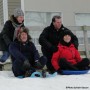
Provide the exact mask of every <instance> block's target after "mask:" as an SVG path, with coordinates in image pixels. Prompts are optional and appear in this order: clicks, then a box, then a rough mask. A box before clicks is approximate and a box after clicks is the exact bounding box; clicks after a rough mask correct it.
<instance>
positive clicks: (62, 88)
mask: <svg viewBox="0 0 90 90" xmlns="http://www.w3.org/2000/svg"><path fill="white" fill-rule="evenodd" d="M0 90H90V74H84V75H57V76H56V77H52V78H24V79H18V78H16V77H14V75H13V73H12V72H11V71H0Z"/></svg>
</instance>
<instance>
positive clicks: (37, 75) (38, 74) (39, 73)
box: [17, 71, 57, 78]
mask: <svg viewBox="0 0 90 90" xmlns="http://www.w3.org/2000/svg"><path fill="white" fill-rule="evenodd" d="M56 75H57V72H55V73H53V74H49V73H46V78H50V77H55V76H56ZM37 77H40V78H43V76H42V73H41V72H38V71H37V72H33V73H32V74H31V76H29V78H37ZM17 78H25V77H24V76H17Z"/></svg>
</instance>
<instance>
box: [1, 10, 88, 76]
mask: <svg viewBox="0 0 90 90" xmlns="http://www.w3.org/2000/svg"><path fill="white" fill-rule="evenodd" d="M23 16H24V13H23V11H22V10H21V9H15V12H14V15H12V16H11V19H10V20H8V21H7V22H6V23H5V25H4V28H3V30H2V32H1V35H2V39H3V41H4V42H5V44H6V46H7V53H8V56H9V55H11V59H12V71H13V73H14V75H15V76H16V77H17V76H21V75H23V76H25V77H27V76H30V75H31V74H32V73H33V72H35V71H36V70H37V69H41V70H42V69H43V67H44V66H45V65H46V66H47V71H48V72H49V73H51V74H52V73H54V72H58V74H62V70H88V69H89V68H90V67H89V65H90V60H89V59H88V58H84V59H82V58H81V57H80V54H79V51H78V38H77V37H76V36H75V35H74V34H73V33H72V32H71V31H70V30H69V29H67V28H66V27H64V26H63V24H62V21H61V17H60V16H54V17H53V18H52V22H51V25H50V26H48V27H46V28H45V29H44V30H43V31H42V33H41V34H40V36H39V43H40V45H41V50H42V53H43V56H41V57H40V55H39V53H38V51H37V49H36V47H35V45H34V43H33V42H32V40H31V36H30V35H29V29H28V28H26V27H25V26H24V23H23V21H24V17H23ZM1 61H3V60H2V59H1ZM4 61H5V60H4Z"/></svg>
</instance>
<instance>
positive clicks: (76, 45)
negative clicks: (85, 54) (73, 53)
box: [73, 42, 79, 50]
mask: <svg viewBox="0 0 90 90" xmlns="http://www.w3.org/2000/svg"><path fill="white" fill-rule="evenodd" d="M73 44H74V47H75V48H76V49H77V50H78V46H79V44H78V42H73Z"/></svg>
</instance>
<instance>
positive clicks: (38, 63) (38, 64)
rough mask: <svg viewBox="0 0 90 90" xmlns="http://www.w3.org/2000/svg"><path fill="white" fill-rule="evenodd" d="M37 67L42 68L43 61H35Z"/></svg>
mask: <svg viewBox="0 0 90 90" xmlns="http://www.w3.org/2000/svg"><path fill="white" fill-rule="evenodd" d="M35 68H36V69H41V68H42V65H41V63H40V62H39V61H36V62H35Z"/></svg>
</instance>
